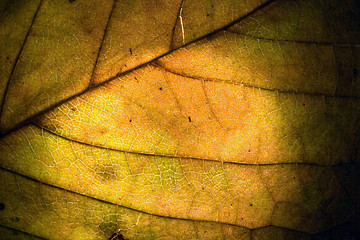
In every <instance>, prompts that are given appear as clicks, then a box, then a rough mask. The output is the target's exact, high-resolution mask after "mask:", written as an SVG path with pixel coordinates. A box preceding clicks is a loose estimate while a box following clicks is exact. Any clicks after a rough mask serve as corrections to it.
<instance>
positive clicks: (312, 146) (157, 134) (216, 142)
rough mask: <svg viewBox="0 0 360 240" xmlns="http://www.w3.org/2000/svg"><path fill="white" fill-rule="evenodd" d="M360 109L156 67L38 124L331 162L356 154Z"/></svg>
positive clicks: (138, 144)
mask: <svg viewBox="0 0 360 240" xmlns="http://www.w3.org/2000/svg"><path fill="white" fill-rule="evenodd" d="M184 51H186V49H184ZM175 55H176V53H175ZM169 58H170V59H172V58H171V57H169ZM183 60H184V61H183V62H186V59H183ZM243 62H244V64H246V62H245V61H243ZM181 67H182V68H186V67H187V65H186V64H182V65H181ZM300 69H301V68H300ZM239 74H240V73H239ZM244 77H246V74H245V76H244ZM270 81H271V79H270ZM359 110H360V108H359V101H358V100H353V99H346V98H334V97H324V96H316V95H306V94H295V93H291V92H289V93H282V92H279V91H273V90H267V89H262V88H260V87H251V86H247V85H243V84H236V83H232V82H230V83H229V82H226V81H222V80H212V79H207V78H195V79H194V78H191V77H186V76H181V75H178V74H173V73H171V72H169V71H167V70H165V69H163V68H159V67H156V66H152V65H149V66H147V67H143V68H141V69H139V70H137V71H134V72H132V73H129V74H127V75H125V76H123V77H120V78H118V79H116V80H114V81H112V82H111V83H110V84H106V85H104V86H102V87H100V88H98V89H96V90H94V91H91V92H89V93H88V94H85V95H83V96H81V97H78V98H75V99H74V100H72V101H69V102H68V103H66V104H64V105H62V106H60V107H59V108H56V109H54V110H53V111H50V112H49V113H48V114H45V115H43V116H42V117H41V118H39V119H38V120H37V123H38V124H39V125H40V126H42V127H44V128H45V129H49V130H50V131H53V132H55V133H56V134H59V135H61V136H64V137H66V138H69V139H72V140H76V141H78V142H83V143H87V144H91V145H96V146H103V147H105V148H110V149H116V150H122V151H126V152H135V153H146V154H153V155H165V156H175V157H190V158H199V159H210V160H219V161H225V162H237V163H247V164H258V163H281V162H282V163H296V162H307V163H317V164H323V165H331V164H335V163H339V162H347V161H348V160H349V157H350V156H351V155H352V154H353V152H354V148H356V142H355V139H354V136H353V134H352V133H353V131H354V129H356V128H357V123H358V121H359V116H360V114H359ZM337 116H342V118H339V117H337ZM344 119H347V122H345V121H344ZM340 129H341V130H340ZM339 130H340V131H339ZM329 146H331V148H330V147H329Z"/></svg>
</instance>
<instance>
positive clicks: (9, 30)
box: [0, 0, 40, 106]
mask: <svg viewBox="0 0 360 240" xmlns="http://www.w3.org/2000/svg"><path fill="white" fill-rule="evenodd" d="M39 3H40V0H38V1H26V0H23V1H14V0H8V1H1V2H0V22H1V24H0V46H1V52H0V106H2V104H3V100H4V99H3V96H4V94H5V91H6V85H7V82H8V79H9V77H10V75H11V72H12V70H13V68H14V66H15V64H16V61H17V57H18V55H19V53H20V51H21V48H22V45H23V42H24V41H25V38H26V34H27V30H28V29H29V27H30V25H31V23H32V20H33V18H34V15H35V13H36V11H37V7H38V6H39ZM14 12H17V13H16V14H14Z"/></svg>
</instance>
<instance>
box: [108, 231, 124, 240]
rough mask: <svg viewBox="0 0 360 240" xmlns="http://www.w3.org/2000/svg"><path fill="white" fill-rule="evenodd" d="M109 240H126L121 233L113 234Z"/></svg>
mask: <svg viewBox="0 0 360 240" xmlns="http://www.w3.org/2000/svg"><path fill="white" fill-rule="evenodd" d="M109 240H126V238H124V236H123V235H122V234H121V233H114V234H113V235H112V236H111V237H110V238H109Z"/></svg>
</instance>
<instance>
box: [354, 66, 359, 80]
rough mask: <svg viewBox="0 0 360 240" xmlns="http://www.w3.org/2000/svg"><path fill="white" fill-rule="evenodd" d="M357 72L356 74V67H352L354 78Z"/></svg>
mask: <svg viewBox="0 0 360 240" xmlns="http://www.w3.org/2000/svg"><path fill="white" fill-rule="evenodd" d="M357 74H358V71H357V69H356V68H354V69H353V75H354V78H356V77H357Z"/></svg>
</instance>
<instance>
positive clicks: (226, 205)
mask: <svg viewBox="0 0 360 240" xmlns="http://www.w3.org/2000/svg"><path fill="white" fill-rule="evenodd" d="M1 146H2V148H1V152H2V153H3V159H4V160H5V161H4V163H2V165H1V167H3V168H5V169H10V170H12V171H16V172H19V173H21V174H26V175H27V176H30V177H31V178H35V179H37V180H39V181H41V182H45V183H48V184H51V185H55V186H59V187H61V188H65V189H71V190H72V191H74V192H78V193H81V194H84V195H87V196H92V197H94V198H97V199H101V200H104V201H107V202H111V203H114V204H118V205H122V206H126V207H129V208H133V209H137V210H141V211H144V212H147V213H151V214H156V215H163V216H169V217H177V218H185V219H194V220H207V221H216V222H223V223H230V224H235V225H239V226H244V227H247V228H251V229H254V228H258V227H262V226H268V225H270V224H271V225H275V226H281V227H287V228H290V229H296V230H299V231H304V232H309V233H313V232H317V231H319V230H321V229H324V228H326V227H328V226H329V224H330V225H332V224H336V223H339V222H342V221H344V220H345V219H346V218H347V217H348V216H349V215H350V214H351V211H352V209H351V208H348V207H347V206H348V205H347V204H344V206H343V207H341V208H339V209H338V208H336V209H333V210H332V209H331V208H330V210H331V212H328V211H329V208H328V207H329V205H330V204H334V205H336V206H339V204H340V203H346V202H348V201H349V200H348V197H347V196H346V193H345V192H343V191H342V190H341V189H340V185H339V183H338V182H337V181H336V180H335V179H334V175H333V173H332V170H331V169H330V168H328V167H316V166H306V165H288V164H279V165H263V166H259V165H241V164H231V163H222V162H216V161H205V160H198V159H187V158H168V157H160V156H148V155H141V154H133V153H125V152H119V151H115V150H108V149H103V148H94V147H93V146H90V145H84V144H80V143H76V142H72V141H69V140H67V139H63V138H59V137H58V136H56V135H53V134H51V133H48V132H47V131H44V130H41V129H39V128H38V127H31V126H29V127H26V128H23V129H22V130H20V131H18V132H16V134H15V133H14V134H13V135H12V136H10V137H6V138H4V139H3V142H2V143H1ZM64 153H65V154H64ZM35 166H36V167H35ZM289 209H291V211H289ZM322 211H325V212H327V216H333V215H334V216H335V215H336V216H337V217H336V218H332V217H329V218H328V217H327V216H324V215H322V214H319V213H321V212H322ZM298 212H299V213H301V214H298ZM295 216H297V217H298V218H297V219H294V217H295Z"/></svg>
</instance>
